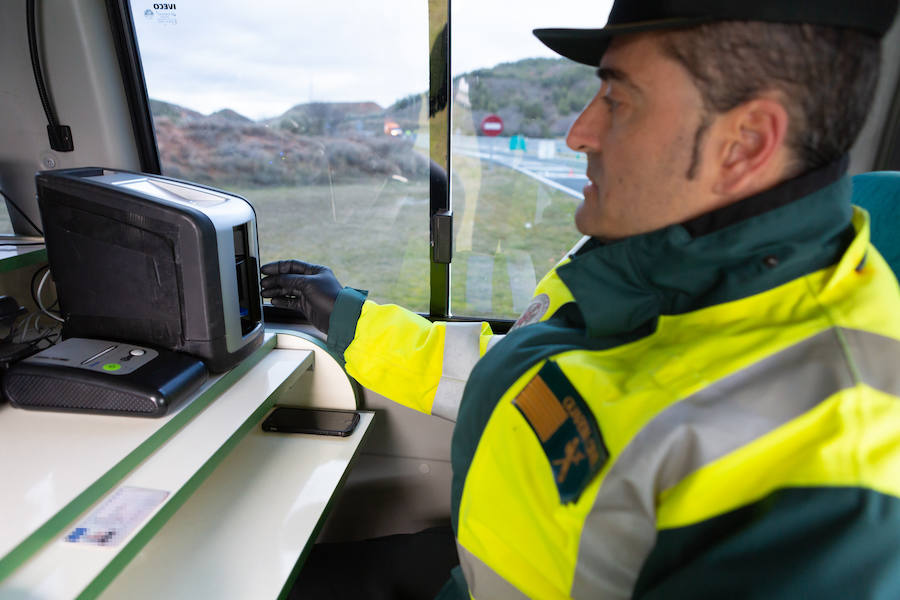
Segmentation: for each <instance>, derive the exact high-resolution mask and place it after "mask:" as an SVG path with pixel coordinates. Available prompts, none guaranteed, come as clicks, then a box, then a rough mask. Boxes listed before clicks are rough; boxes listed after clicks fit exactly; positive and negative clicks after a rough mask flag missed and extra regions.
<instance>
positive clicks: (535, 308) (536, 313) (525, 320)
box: [510, 294, 550, 331]
mask: <svg viewBox="0 0 900 600" xmlns="http://www.w3.org/2000/svg"><path fill="white" fill-rule="evenodd" d="M548 308H550V296H548V295H547V294H538V295H537V296H535V297H534V298H532V299H531V302H530V303H529V304H528V306H527V307H526V308H525V312H523V313H522V315H521V316H520V317H519V318H518V319H516V322H515V323H513V326H512V327H510V331H512V330H513V329H518V328H519V327H525V326H526V325H531V324H532V323H537V322H538V321H540V320H541V319H542V318H543V317H544V315H546V314H547V309H548Z"/></svg>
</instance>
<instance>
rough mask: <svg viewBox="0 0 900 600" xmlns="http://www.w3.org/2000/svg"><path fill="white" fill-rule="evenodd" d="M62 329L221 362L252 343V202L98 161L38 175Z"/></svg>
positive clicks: (224, 365)
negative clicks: (94, 164)
mask: <svg viewBox="0 0 900 600" xmlns="http://www.w3.org/2000/svg"><path fill="white" fill-rule="evenodd" d="M36 183H37V193H38V205H39V207H40V211H41V219H42V220H43V226H44V236H45V239H46V245H47V257H48V261H49V263H50V270H51V272H52V274H53V279H54V282H55V284H56V289H57V294H58V298H59V305H60V311H61V313H62V316H63V318H64V319H65V322H64V325H63V337H65V338H69V337H83V338H98V339H111V340H117V341H127V342H134V343H138V344H148V345H150V346H153V347H156V348H164V349H168V350H175V351H178V352H184V353H187V354H191V355H193V356H196V357H198V358H200V359H202V360H203V361H204V362H205V363H206V365H207V367H208V368H209V370H210V371H212V372H214V373H219V372H222V371H226V370H228V369H230V368H231V367H233V366H235V365H236V364H237V363H239V362H240V361H241V360H242V359H243V358H245V357H246V356H248V355H249V354H250V353H251V352H253V350H254V349H256V348H257V347H259V346H260V344H261V343H262V339H263V324H262V301H261V299H260V296H259V266H258V262H259V245H258V242H257V237H256V216H255V212H254V210H253V207H252V206H250V204H249V203H248V202H247V201H246V200H244V199H243V198H241V197H240V196H235V195H233V194H229V193H227V192H223V191H220V190H215V189H212V188H208V187H204V186H200V185H196V184H192V183H188V182H184V181H178V180H175V179H170V178H166V177H160V176H156V175H147V174H144V173H133V172H129V171H118V170H112V169H103V168H93V167H92V168H80V169H65V170H58V171H44V172H41V173H38V174H37V178H36Z"/></svg>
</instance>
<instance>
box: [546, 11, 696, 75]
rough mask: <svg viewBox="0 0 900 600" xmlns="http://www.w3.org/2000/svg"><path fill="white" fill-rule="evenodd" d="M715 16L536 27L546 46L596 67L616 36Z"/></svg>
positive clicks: (687, 23)
mask: <svg viewBox="0 0 900 600" xmlns="http://www.w3.org/2000/svg"><path fill="white" fill-rule="evenodd" d="M713 20H714V19H713V18H712V17H691V18H678V19H658V20H655V21H638V22H634V23H621V24H618V25H609V26H607V27H604V28H602V29H535V30H534V32H533V33H534V35H535V36H537V38H538V39H539V40H541V42H543V43H544V45H545V46H547V47H548V48H550V49H551V50H553V51H554V52H556V53H557V54H559V55H561V56H564V57H566V58H568V59H571V60H574V61H575V62H579V63H581V64H583V65H589V66H592V67H598V66H600V59H601V58H602V57H603V53H604V52H606V49H607V48H608V47H609V42H610V41H611V40H612V38H613V37H614V36H617V35H626V34H629V33H640V32H642V31H658V30H663V29H681V28H684V27H693V26H695V25H701V24H703V23H709V22H711V21H713Z"/></svg>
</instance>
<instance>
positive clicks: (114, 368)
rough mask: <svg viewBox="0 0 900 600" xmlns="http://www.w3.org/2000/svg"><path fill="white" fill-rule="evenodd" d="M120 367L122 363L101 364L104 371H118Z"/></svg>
mask: <svg viewBox="0 0 900 600" xmlns="http://www.w3.org/2000/svg"><path fill="white" fill-rule="evenodd" d="M121 368H122V365H120V364H119V363H106V364H105V365H103V370H104V371H118V370H119V369H121Z"/></svg>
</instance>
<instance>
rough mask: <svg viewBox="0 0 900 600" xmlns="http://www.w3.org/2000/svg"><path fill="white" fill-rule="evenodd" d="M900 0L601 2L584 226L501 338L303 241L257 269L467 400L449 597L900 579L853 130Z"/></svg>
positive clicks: (350, 339)
mask: <svg viewBox="0 0 900 600" xmlns="http://www.w3.org/2000/svg"><path fill="white" fill-rule="evenodd" d="M896 9H897V1H896V0H869V1H867V2H853V1H850V0H834V1H831V2H822V1H821V0H797V1H795V2H790V3H788V2H783V1H781V0H757V1H756V2H744V3H739V2H712V1H709V0H679V1H677V2H672V1H664V0H617V1H616V2H615V3H614V5H613V8H612V12H611V14H610V17H609V22H608V24H607V26H606V27H604V28H602V29H589V30H571V29H544V30H537V31H536V32H535V34H536V35H537V36H538V37H539V38H540V39H541V40H542V41H543V42H544V43H545V44H547V45H548V46H549V47H550V48H552V49H554V50H555V51H557V52H558V53H560V54H561V55H563V56H565V57H568V58H570V59H572V60H575V61H578V62H582V63H585V64H589V65H592V66H596V67H598V68H599V70H598V75H599V76H600V78H601V80H602V88H601V90H600V92H599V93H598V94H597V96H596V97H595V98H594V99H593V100H592V101H591V103H590V104H589V105H588V106H587V107H586V108H585V110H584V112H583V113H582V114H581V115H580V116H579V118H578V120H577V121H576V122H575V124H574V125H573V126H572V129H571V130H570V132H569V135H568V140H567V142H568V145H569V146H570V147H571V148H572V149H574V150H577V151H580V152H584V153H585V154H586V155H587V165H588V166H587V175H588V179H589V183H588V185H587V186H585V189H584V201H583V203H582V204H581V205H580V206H579V207H578V209H577V211H576V216H575V224H576V227H577V228H578V230H579V231H581V232H582V233H583V234H585V235H586V236H588V239H587V240H586V241H585V242H584V243H583V244H581V245H580V247H579V248H577V249H576V250H575V251H573V252H571V253H570V254H569V256H568V257H567V258H566V259H565V260H563V261H562V262H561V263H560V264H559V265H558V266H557V267H556V268H555V269H554V270H553V271H552V272H551V273H549V274H548V275H547V276H546V277H545V278H544V280H542V281H541V283H540V284H539V285H538V287H537V290H536V292H535V296H534V299H533V301H532V305H531V306H530V307H529V309H528V310H527V311H526V314H525V315H523V318H521V319H520V320H519V321H518V322H517V323H516V326H515V327H514V328H513V330H512V331H511V332H510V333H509V334H508V335H507V336H505V338H501V337H500V336H493V335H492V333H491V331H490V328H489V326H488V325H487V324H480V323H476V324H455V323H454V324H448V323H429V322H428V321H426V320H425V319H422V318H420V317H418V316H417V315H415V314H413V313H411V312H409V311H406V310H404V309H401V308H399V307H396V306H381V305H377V304H375V303H373V302H371V301H368V300H366V299H365V294H364V293H363V292H359V291H357V290H354V289H352V288H345V287H342V286H341V285H340V284H339V283H338V282H337V280H336V279H335V278H334V276H333V274H332V273H331V271H330V270H328V269H327V268H325V267H321V266H315V265H309V264H306V263H302V262H299V261H281V262H277V263H272V264H268V265H266V266H264V267H263V273H264V274H265V275H266V277H265V278H264V279H263V288H264V292H263V295H264V296H267V297H270V298H272V302H273V304H275V305H276V306H284V307H289V308H294V309H296V310H298V311H299V312H302V313H303V314H304V315H306V316H307V317H308V318H309V319H310V320H311V321H312V323H313V324H315V325H316V326H317V327H318V328H319V329H321V330H323V331H326V332H327V333H328V345H329V347H330V348H331V349H332V351H333V352H334V353H335V354H336V355H337V356H339V357H341V358H342V359H343V361H345V366H346V369H347V371H348V373H350V374H351V375H353V376H354V377H355V378H356V379H357V380H358V381H359V382H360V383H362V384H363V385H364V386H366V387H369V388H371V389H373V390H375V391H377V392H379V393H381V394H383V395H385V396H387V397H389V398H391V399H393V400H395V401H397V402H400V403H403V404H405V405H407V406H411V407H413V408H417V409H419V410H422V411H425V412H429V413H431V414H435V415H439V416H442V417H444V418H447V419H453V420H455V421H456V427H455V430H454V435H453V446H452V462H453V486H452V503H451V507H452V514H451V518H452V524H453V530H454V534H455V538H456V545H457V552H458V556H459V560H460V569H457V570H456V571H454V574H453V576H452V578H451V580H450V581H449V582H448V583H447V584H446V585H445V586H444V588H443V589H442V591H441V597H442V598H444V597H446V598H465V597H468V595H471V596H472V597H474V598H476V599H479V600H483V599H486V598H503V599H505V598H568V597H572V598H627V597H640V598H678V597H692V598H696V597H716V598H718V597H724V596H726V595H731V596H738V597H745V596H747V597H766V598H772V597H780V598H797V597H810V598H813V597H814V598H819V597H841V598H844V597H853V598H857V597H885V598H887V597H900V433H898V432H900V398H898V395H900V376H898V375H897V369H896V365H897V364H900V291H898V285H897V281H896V279H895V278H894V276H893V274H892V272H891V270H890V268H889V267H888V266H887V265H886V264H885V262H884V260H883V259H882V258H881V256H880V255H879V254H878V252H877V250H876V249H875V248H873V247H872V246H871V245H870V244H869V240H868V231H869V224H868V216H867V214H866V213H865V212H863V211H861V210H860V209H855V208H853V207H852V206H851V204H850V194H851V183H850V180H849V178H848V176H847V174H846V170H847V152H848V151H849V149H850V147H851V145H852V143H853V141H854V139H855V137H856V135H857V134H858V132H859V130H860V128H861V127H862V124H863V121H864V119H865V117H866V114H867V112H868V109H869V106H870V104H871V100H872V96H873V94H874V88H875V83H876V80H877V72H878V62H879V56H880V54H879V53H880V37H881V36H882V35H883V34H884V33H885V31H886V30H887V28H888V27H889V26H890V24H891V23H892V21H893V18H894V16H895V13H896Z"/></svg>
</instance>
